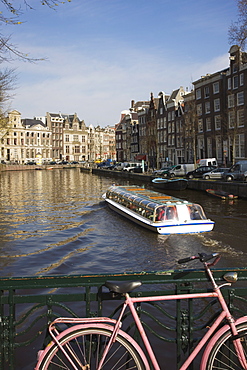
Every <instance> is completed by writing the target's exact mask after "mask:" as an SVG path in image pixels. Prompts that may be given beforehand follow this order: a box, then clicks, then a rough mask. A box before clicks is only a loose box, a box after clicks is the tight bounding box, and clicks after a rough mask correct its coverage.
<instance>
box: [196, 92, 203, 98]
mask: <svg viewBox="0 0 247 370" xmlns="http://www.w3.org/2000/svg"><path fill="white" fill-rule="evenodd" d="M201 97H202V93H201V89H196V99H197V100H198V99H201Z"/></svg>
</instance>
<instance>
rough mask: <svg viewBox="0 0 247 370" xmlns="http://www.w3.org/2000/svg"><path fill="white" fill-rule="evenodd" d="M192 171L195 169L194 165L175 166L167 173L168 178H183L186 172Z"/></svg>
mask: <svg viewBox="0 0 247 370" xmlns="http://www.w3.org/2000/svg"><path fill="white" fill-rule="evenodd" d="M194 169H195V165H194V163H182V164H177V165H176V166H175V167H173V168H172V169H171V170H170V171H169V175H170V177H175V176H185V175H186V173H187V172H189V171H193V170H194Z"/></svg>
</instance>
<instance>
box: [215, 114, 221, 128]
mask: <svg viewBox="0 0 247 370" xmlns="http://www.w3.org/2000/svg"><path fill="white" fill-rule="evenodd" d="M214 124H215V130H220V129H221V120H220V116H215V117H214Z"/></svg>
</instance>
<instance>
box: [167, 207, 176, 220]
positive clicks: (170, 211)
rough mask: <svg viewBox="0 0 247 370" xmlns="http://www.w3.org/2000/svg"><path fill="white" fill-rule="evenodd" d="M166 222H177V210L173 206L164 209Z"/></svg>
mask: <svg viewBox="0 0 247 370" xmlns="http://www.w3.org/2000/svg"><path fill="white" fill-rule="evenodd" d="M165 217H166V218H165V219H166V220H177V219H178V214H177V208H176V207H175V206H169V207H167V208H166V216H165Z"/></svg>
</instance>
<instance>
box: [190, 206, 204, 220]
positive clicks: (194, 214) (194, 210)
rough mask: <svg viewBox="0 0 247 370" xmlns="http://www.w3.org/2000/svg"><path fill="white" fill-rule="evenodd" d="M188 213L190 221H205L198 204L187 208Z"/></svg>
mask: <svg viewBox="0 0 247 370" xmlns="http://www.w3.org/2000/svg"><path fill="white" fill-rule="evenodd" d="M188 209H189V212H190V219H191V220H206V216H205V214H204V212H203V210H202V208H201V206H199V205H198V204H193V205H191V206H188Z"/></svg>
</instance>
